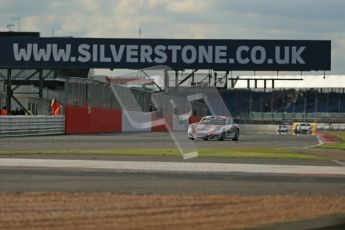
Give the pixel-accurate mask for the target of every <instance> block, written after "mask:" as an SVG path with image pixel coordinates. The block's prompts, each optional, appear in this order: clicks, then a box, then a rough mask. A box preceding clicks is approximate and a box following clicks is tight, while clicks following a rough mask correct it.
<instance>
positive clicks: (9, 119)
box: [0, 116, 65, 137]
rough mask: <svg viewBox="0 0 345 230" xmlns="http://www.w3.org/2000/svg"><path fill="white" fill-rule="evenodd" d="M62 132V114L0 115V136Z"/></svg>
mask: <svg viewBox="0 0 345 230" xmlns="http://www.w3.org/2000/svg"><path fill="white" fill-rule="evenodd" d="M64 133H65V117H64V116H0V137H5V136H38V135H56V134H64Z"/></svg>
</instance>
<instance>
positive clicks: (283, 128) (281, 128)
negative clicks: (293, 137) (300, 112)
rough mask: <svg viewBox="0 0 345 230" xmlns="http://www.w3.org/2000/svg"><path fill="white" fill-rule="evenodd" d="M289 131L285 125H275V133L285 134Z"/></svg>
mask: <svg viewBox="0 0 345 230" xmlns="http://www.w3.org/2000/svg"><path fill="white" fill-rule="evenodd" d="M288 132H289V128H288V126H287V125H278V126H277V135H281V134H287V133H288Z"/></svg>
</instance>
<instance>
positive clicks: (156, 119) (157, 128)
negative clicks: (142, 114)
mask: <svg viewBox="0 0 345 230" xmlns="http://www.w3.org/2000/svg"><path fill="white" fill-rule="evenodd" d="M162 118H163V117H162V116H160V115H159V114H158V113H156V112H153V113H152V114H151V122H152V129H151V131H152V132H167V131H168V128H167V126H168V127H170V128H172V117H171V116H165V117H164V119H165V121H164V123H165V124H162V125H155V123H161V122H160V121H162Z"/></svg>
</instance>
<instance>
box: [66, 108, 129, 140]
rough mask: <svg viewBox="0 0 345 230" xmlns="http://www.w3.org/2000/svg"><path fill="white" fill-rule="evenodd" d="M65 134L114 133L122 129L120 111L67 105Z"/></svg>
mask: <svg viewBox="0 0 345 230" xmlns="http://www.w3.org/2000/svg"><path fill="white" fill-rule="evenodd" d="M65 116H66V122H65V132H66V134H88V133H90V134H91V133H115V132H121V131H122V112H121V111H119V110H115V109H106V108H94V107H88V106H82V107H80V106H78V107H77V106H67V107H66V110H65Z"/></svg>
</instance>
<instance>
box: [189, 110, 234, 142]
mask: <svg viewBox="0 0 345 230" xmlns="http://www.w3.org/2000/svg"><path fill="white" fill-rule="evenodd" d="M187 135H188V138H190V139H192V140H194V139H196V138H202V139H204V140H219V141H223V140H225V139H228V138H231V139H232V140H233V141H238V139H239V136H240V127H239V125H238V124H236V123H235V122H234V120H233V119H232V118H231V117H227V116H206V117H203V118H202V119H201V121H200V122H196V123H193V124H190V125H189V127H188V131H187Z"/></svg>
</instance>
